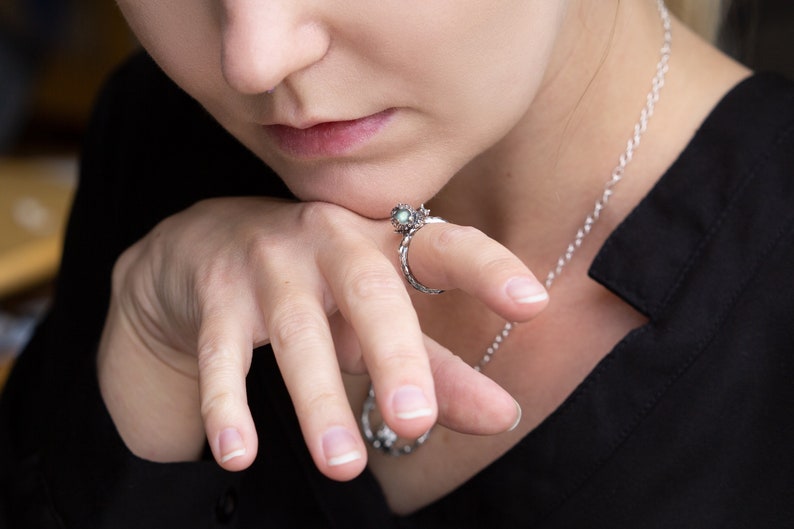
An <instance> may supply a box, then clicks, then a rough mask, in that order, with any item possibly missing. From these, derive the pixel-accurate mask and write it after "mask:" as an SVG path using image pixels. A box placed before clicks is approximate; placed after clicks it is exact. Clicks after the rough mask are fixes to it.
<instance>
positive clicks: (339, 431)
mask: <svg viewBox="0 0 794 529" xmlns="http://www.w3.org/2000/svg"><path fill="white" fill-rule="evenodd" d="M323 453H324V454H325V461H326V462H327V463H328V466H329V467H338V466H340V465H345V464H347V463H350V462H351V461H356V460H357V459H361V452H360V451H359V450H358V443H356V438H355V437H353V434H351V433H350V432H349V431H347V430H346V429H345V428H342V427H341V426H337V427H334V428H331V429H330V430H328V431H327V432H325V435H324V436H323Z"/></svg>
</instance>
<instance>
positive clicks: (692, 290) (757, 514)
mask: <svg viewBox="0 0 794 529" xmlns="http://www.w3.org/2000/svg"><path fill="white" fill-rule="evenodd" d="M240 195H271V196H273V195H275V196H285V197H288V196H289V193H288V192H287V190H286V189H285V188H284V186H283V184H282V183H281V181H280V180H279V179H278V178H277V177H276V175H275V174H274V173H273V172H272V171H271V170H270V169H268V168H267V167H266V166H264V165H263V164H262V162H261V161H259V160H258V159H256V158H255V157H254V156H253V155H252V154H250V153H249V152H248V151H246V150H245V149H244V148H243V147H242V146H240V144H238V143H237V142H236V141H235V140H234V139H233V138H232V137H231V136H229V135H228V134H227V133H226V132H225V131H223V130H222V129H221V128H220V127H219V126H218V125H217V124H215V123H214V121H213V120H212V119H211V118H210V117H209V116H208V115H207V114H206V113H205V112H204V111H203V110H202V109H201V108H200V107H199V106H198V105H197V103H195V102H194V101H193V100H191V99H190V98H189V97H188V96H187V95H185V94H184V93H183V92H181V91H180V90H179V89H178V88H177V87H176V86H175V85H173V84H172V83H171V82H170V81H169V80H168V79H167V78H166V77H165V76H164V75H163V74H162V72H160V71H159V70H158V68H157V67H156V66H155V65H154V63H153V62H152V61H151V60H150V59H149V58H148V57H147V56H145V55H144V54H140V55H137V56H135V57H133V58H132V60H131V61H129V62H128V63H127V64H126V65H124V66H123V67H122V68H121V69H120V70H119V71H118V72H117V73H116V74H115V75H114V76H113V77H112V78H111V79H110V80H109V83H108V84H107V86H106V87H105V89H104V91H103V93H102V95H101V97H100V99H99V101H98V103H97V105H96V110H95V114H94V117H93V120H92V125H91V129H90V131H89V133H88V134H87V136H86V142H85V148H84V152H83V157H82V163H81V174H80V185H79V189H78V192H77V195H76V198H75V203H74V207H73V211H72V215H71V218H70V222H69V229H68V234H67V239H66V244H65V250H64V256H63V263H62V267H61V272H60V275H59V281H58V285H57V289H56V294H55V297H54V301H53V305H52V308H51V310H50V312H49V314H48V315H47V317H46V318H45V320H44V321H43V322H42V323H41V325H40V326H39V328H38V329H37V331H36V333H35V335H34V337H33V339H32V341H31V342H30V344H29V345H28V347H27V348H26V350H25V352H24V353H23V354H22V356H21V357H20V358H19V360H18V362H17V364H16V366H15V368H14V371H13V373H12V375H11V377H10V379H9V381H8V383H7V386H6V390H5V392H4V394H3V395H2V400H0V527H9V528H17V527H21V528H38V527H45V528H50V527H53V528H55V527H57V528H64V527H68V528H73V527H74V528H77V527H79V528H92V527H103V528H105V527H107V528H114V529H118V528H126V527H135V528H159V527H163V528H170V529H173V528H182V527H185V528H203V527H244V528H248V527H258V528H259V527H262V528H264V527H276V528H293V527H294V528H300V529H306V528H320V527H329V528H331V527H333V528H342V529H352V528H373V529H387V528H395V529H396V528H404V529H408V528H430V527H432V528H445V527H449V528H467V527H483V528H488V529H494V528H501V527H504V528H517V527H522V528H523V527H527V528H529V527H532V528H600V527H603V528H609V529H616V528H623V527H625V528H631V529H637V528H665V529H667V528H678V527H693V528H712V527H713V528H739V527H747V528H781V527H794V280H793V279H792V274H794V86H793V85H792V84H790V83H789V82H788V81H785V80H783V79H782V78H779V77H776V76H774V75H761V74H758V75H755V76H753V77H751V78H749V79H748V80H746V81H744V82H742V83H741V84H739V85H738V86H737V87H736V88H735V89H733V90H732V91H731V92H730V93H729V94H728V95H727V96H726V97H725V98H724V100H723V101H722V102H721V103H720V104H719V105H718V106H717V107H716V108H715V109H714V111H713V112H712V114H711V115H710V116H709V117H708V119H707V120H706V121H705V122H704V123H703V125H702V126H701V128H700V129H699V130H698V131H697V133H696V135H695V137H694V139H693V140H692V141H691V143H690V144H689V145H688V147H687V148H686V149H685V151H684V152H683V153H682V154H681V156H680V157H679V159H678V160H677V161H676V162H675V163H674V164H673V165H672V166H671V167H670V169H669V170H668V171H667V173H666V174H665V175H664V176H663V177H662V179H661V180H660V181H659V182H658V184H657V185H656V186H655V187H654V189H653V190H652V191H651V192H650V194H649V195H648V196H647V197H646V198H645V199H644V200H643V201H642V202H641V203H640V204H639V205H638V206H637V208H636V209H635V210H634V211H633V212H632V213H631V214H630V216H629V217H628V218H627V219H626V220H625V221H624V222H623V223H622V224H621V225H620V226H619V227H618V229H616V230H615V232H614V233H613V234H612V235H611V236H610V237H609V239H608V240H607V242H606V243H605V244H604V247H603V248H602V249H601V251H600V252H599V254H598V256H597V257H596V259H595V261H594V262H593V264H592V267H591V269H590V275H591V277H592V278H593V279H594V280H595V281H598V282H600V283H601V284H603V285H604V286H606V287H607V288H609V289H610V290H611V291H612V292H614V293H615V294H616V295H618V296H620V297H621V298H623V299H624V300H626V301H627V302H628V303H630V304H631V305H632V306H633V307H635V308H636V309H637V310H638V311H640V312H641V313H642V314H644V315H645V316H646V317H647V318H648V322H649V323H648V324H647V325H644V326H643V327H641V328H638V329H636V330H635V331H633V332H631V333H630V334H629V335H628V336H626V337H625V338H624V339H623V340H622V341H621V342H620V343H619V344H618V345H617V346H616V347H615V348H614V350H612V351H611V352H610V354H609V355H608V356H607V357H606V358H604V360H603V361H601V362H600V363H599V364H598V366H597V367H596V368H595V369H594V370H593V372H592V373H590V374H589V376H588V377H587V378H586V379H585V380H584V381H583V382H582V384H581V385H580V386H579V387H578V388H577V389H576V390H575V391H574V393H573V394H572V395H571V396H570V397H569V398H568V399H567V400H566V401H565V402H564V403H563V404H562V406H560V408H559V409H557V410H556V411H555V412H554V413H553V414H552V415H551V416H549V417H548V418H547V419H546V420H545V421H544V422H543V423H542V424H541V425H540V426H538V427H537V428H536V429H535V430H534V431H532V432H531V433H530V434H529V435H527V436H526V438H524V439H523V440H522V441H521V442H520V443H519V444H518V445H516V446H515V447H514V448H513V449H512V450H510V451H509V452H508V453H506V454H505V455H504V456H503V457H501V458H500V459H498V460H497V461H495V462H494V463H493V464H491V465H490V466H488V467H487V468H486V469H484V470H483V471H482V472H480V473H479V474H477V475H476V476H475V477H474V478H472V479H471V480H470V481H469V482H467V483H465V484H464V485H462V486H461V487H460V488H459V489H457V490H455V491H453V492H452V493H450V494H449V495H447V496H446V497H444V498H442V499H440V500H439V501H437V502H435V503H433V504H431V505H429V506H427V507H425V508H423V509H421V510H420V511H418V512H416V513H415V514H413V515H411V516H407V517H395V516H393V515H392V514H391V513H390V512H389V510H388V508H387V506H386V503H385V500H384V498H383V495H382V493H381V491H380V488H379V485H378V483H377V482H376V481H375V479H374V477H373V475H372V474H371V473H369V472H368V471H365V472H364V473H363V474H362V475H361V476H359V477H358V478H356V479H354V480H353V481H351V482H347V483H338V482H334V481H331V480H329V479H327V478H325V477H323V476H322V475H321V474H320V473H319V472H318V471H317V470H316V469H315V467H314V465H313V463H312V461H311V458H310V457H309V454H308V451H307V449H306V447H305V444H304V442H303V439H302V437H301V434H300V430H299V429H298V424H297V419H296V417H295V414H294V411H293V409H292V406H291V403H290V400H289V397H288V395H287V392H286V389H285V388H284V384H283V382H282V380H281V377H280V375H279V372H278V370H277V368H276V365H275V361H274V358H273V355H272V354H271V353H270V350H269V349H268V348H262V350H260V351H257V354H255V356H254V363H253V366H252V368H251V372H250V375H249V377H248V386H249V387H248V392H249V393H248V395H249V401H250V405H251V408H252V412H253V414H254V418H255V421H256V423H257V429H258V430H259V432H260V449H259V455H258V456H257V459H256V462H255V463H254V465H253V466H252V467H251V468H250V469H248V470H246V471H243V472H239V473H229V472H226V471H224V470H222V469H220V468H219V467H218V466H217V465H216V464H215V463H214V462H213V461H211V460H210V459H209V458H207V459H206V460H204V461H200V462H195V463H179V464H159V463H152V462H148V461H144V460H141V459H139V458H137V457H135V456H134V455H132V454H131V453H130V452H129V451H128V450H127V449H126V447H125V446H124V444H123V442H122V441H121V439H120V438H119V436H118V434H117V433H116V430H115V428H114V426H113V423H112V421H111V419H110V417H109V415H108V413H107V411H106V409H105V407H104V404H103V402H102V398H101V396H100V394H99V389H98V384H97V381H96V372H95V367H94V362H95V352H96V344H97V342H98V339H99V335H100V332H101V329H102V325H103V321H104V317H105V312H106V310H107V306H108V300H109V294H110V286H109V283H110V281H109V279H110V273H111V269H112V266H113V263H114V261H115V259H116V258H117V256H118V255H119V254H120V253H121V252H122V251H123V250H124V249H125V248H127V247H128V246H130V245H131V244H132V243H133V242H135V241H136V240H138V239H139V238H140V237H142V236H143V235H144V234H146V233H147V232H148V231H149V230H150V229H151V228H152V227H153V226H154V225H155V224H156V223H157V222H159V221H160V220H161V219H163V218H164V217H166V216H169V215H171V214H173V213H175V212H177V211H179V210H181V209H184V208H186V207H188V206H190V205H191V204H193V203H195V202H196V201H198V200H201V199H203V198H207V197H212V196H240Z"/></svg>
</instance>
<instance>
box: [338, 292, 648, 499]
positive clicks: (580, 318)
mask: <svg viewBox="0 0 794 529" xmlns="http://www.w3.org/2000/svg"><path fill="white" fill-rule="evenodd" d="M565 290H570V292H566V291H563V290H562V289H560V290H559V291H557V294H558V296H557V299H559V300H560V301H559V302H555V300H554V298H553V301H552V303H551V304H550V305H549V307H548V309H547V310H546V311H544V313H543V314H541V315H540V316H539V317H537V318H536V319H535V320H533V321H532V322H528V323H523V324H520V325H519V326H517V327H516V328H515V329H514V331H513V332H512V334H511V335H510V336H509V338H508V339H507V340H506V341H505V342H504V343H503V345H502V347H500V348H499V351H498V353H497V354H496V355H494V358H493V360H492V362H491V363H489V364H488V366H487V369H486V370H485V371H484V372H485V373H486V374H487V375H488V376H490V377H491V378H493V379H494V380H495V381H496V382H497V383H499V384H500V385H501V386H502V387H503V388H505V389H506V390H507V391H508V392H509V393H510V394H511V395H512V396H513V397H514V398H515V399H516V400H517V401H518V402H519V404H520V405H521V408H522V419H521V423H520V424H519V426H518V427H517V428H516V429H515V430H513V431H512V432H509V433H504V434H499V435H495V436H472V435H465V434H461V433H458V432H454V431H452V430H449V429H446V428H444V427H442V426H439V425H437V426H436V427H435V428H433V431H432V432H431V435H430V437H429V439H428V440H427V441H426V442H425V444H423V445H422V446H421V447H420V448H419V449H418V450H416V451H415V452H413V453H412V454H410V455H408V456H401V457H392V456H388V455H385V454H383V453H381V452H380V451H377V450H374V449H370V453H369V468H370V470H371V471H372V473H373V474H374V476H375V478H376V479H377V480H378V482H379V483H380V485H381V488H382V489H383V492H384V494H385V496H386V499H387V501H388V503H389V505H390V507H391V508H392V510H393V511H395V512H397V513H400V514H406V513H410V512H413V511H415V510H417V509H419V508H421V507H423V506H425V505H428V504H430V503H432V502H434V501H436V500H438V499H439V498H441V497H443V496H445V495H446V494H448V493H450V492H451V491H452V490H454V489H455V488H457V487H459V486H460V485H461V484H462V483H464V482H465V481H467V480H468V479H470V478H471V477H472V476H474V475H475V474H476V473H478V472H479V471H481V470H482V469H483V468H485V467H486V466H488V465H489V464H490V463H492V462H493V461H495V460H496V459H497V458H499V457H500V456H502V455H503V454H504V453H506V452H507V451H509V450H510V449H511V448H512V447H514V446H515V445H516V444H517V443H518V442H519V441H520V440H521V439H522V438H523V437H524V436H526V435H527V434H528V433H529V432H531V431H532V430H533V429H534V428H536V427H537V426H538V425H539V424H540V423H541V422H542V421H543V420H544V419H545V418H546V417H548V416H549V415H550V414H551V413H553V412H554V410H556V409H557V408H559V406H560V405H561V404H562V403H563V402H564V401H565V399H566V398H567V397H568V396H569V395H570V394H571V393H572V392H573V391H574V390H575V389H576V387H577V386H578V385H579V384H581V382H582V381H583V380H584V379H585V378H586V377H587V376H588V374H589V373H590V372H591V371H592V370H593V368H594V367H595V366H596V365H597V364H598V362H600V361H601V360H602V359H603V358H604V357H605V356H607V355H608V354H609V352H610V351H611V350H612V348H613V347H614V346H615V344H617V343H618V342H619V341H620V340H621V339H622V338H623V337H624V336H625V335H626V334H627V333H628V332H629V331H631V330H632V329H634V328H636V327H638V326H640V325H642V324H643V323H645V319H644V317H643V316H642V315H640V314H638V313H636V312H635V311H634V310H633V309H631V308H630V307H629V306H628V305H626V304H625V303H623V302H622V301H621V300H619V299H618V298H615V297H614V296H612V295H611V294H610V293H609V292H607V291H606V290H604V289H603V288H602V287H600V286H598V285H596V284H595V283H592V282H591V281H589V280H584V282H583V283H582V284H579V285H577V284H571V285H570V287H568V288H567V289H565ZM454 302H455V300H452V299H450V301H449V303H451V304H454ZM462 306H463V305H461V304H457V307H459V308H458V309H456V310H450V311H438V310H437V312H440V313H443V314H446V315H451V316H454V318H447V320H446V321H443V322H442V321H438V322H427V324H426V325H425V326H423V328H424V329H425V331H426V332H427V333H428V334H429V335H431V336H433V338H434V339H437V340H438V341H439V342H440V343H443V344H444V345H445V346H447V347H448V348H450V350H452V351H453V352H456V353H457V352H459V351H460V356H462V357H463V358H464V360H466V361H467V362H468V363H469V364H470V365H474V364H476V363H477V362H478V361H479V358H480V357H481V355H482V352H483V351H484V350H485V347H486V346H487V345H488V343H489V342H490V340H491V337H492V336H493V333H492V332H489V331H487V330H484V329H487V328H489V327H494V328H496V329H497V330H498V328H500V325H501V324H502V323H501V322H499V321H498V320H495V321H491V320H490V319H489V318H483V319H484V320H487V321H485V323H486V325H483V326H481V327H482V328H481V329H478V328H477V326H474V325H468V324H466V322H467V321H472V320H471V319H470V318H472V317H474V318H475V320H476V319H477V317H476V313H477V311H476V310H471V311H466V310H465V309H461V308H460V307H462ZM454 320H458V321H454ZM478 335H479V336H478ZM481 342H485V344H484V345H479V344H480V343H481ZM478 345H479V346H478ZM367 389H368V380H366V379H361V378H359V379H358V380H350V381H348V392H349V394H350V396H351V403H352V405H353V407H354V409H360V406H361V404H362V402H363V399H364V396H365V394H366V392H367Z"/></svg>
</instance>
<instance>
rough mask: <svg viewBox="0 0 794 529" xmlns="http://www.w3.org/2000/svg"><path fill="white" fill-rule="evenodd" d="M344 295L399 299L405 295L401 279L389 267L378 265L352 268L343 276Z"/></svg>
mask: <svg viewBox="0 0 794 529" xmlns="http://www.w3.org/2000/svg"><path fill="white" fill-rule="evenodd" d="M344 292H345V294H346V295H347V296H346V297H347V298H348V299H349V300H351V302H355V301H358V300H377V299H390V300H393V299H395V296H398V297H397V298H396V299H401V298H402V296H405V295H406V291H405V286H404V285H403V282H402V279H401V278H400V277H398V276H397V275H396V272H395V271H394V270H393V269H391V268H385V267H379V266H359V267H356V268H355V269H352V270H351V271H350V272H349V273H348V274H347V277H346V278H345V285H344Z"/></svg>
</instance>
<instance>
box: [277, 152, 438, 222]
mask: <svg viewBox="0 0 794 529" xmlns="http://www.w3.org/2000/svg"><path fill="white" fill-rule="evenodd" d="M276 172H278V173H279V174H280V175H282V180H284V183H286V185H287V187H289V189H290V191H292V193H293V194H294V195H295V196H296V197H298V198H299V199H300V200H302V201H305V202H328V203H331V204H335V205H337V206H341V207H343V208H345V209H349V210H350V211H353V212H354V213H358V214H359V215H362V216H364V217H367V218H371V219H386V218H388V217H389V215H390V213H391V210H392V208H393V207H394V206H395V205H397V204H398V203H405V204H408V205H411V206H413V207H419V205H420V204H421V203H423V202H425V201H428V200H430V198H432V197H433V196H434V195H435V194H436V193H437V192H438V191H439V189H440V186H438V187H434V186H431V185H429V184H430V182H428V179H423V178H418V177H416V176H414V177H395V176H391V175H395V174H396V175H401V174H412V175H416V174H421V173H419V172H418V171H416V170H415V171H413V172H410V173H405V172H403V171H398V170H396V169H394V168H390V167H387V166H383V167H380V166H378V167H373V168H361V167H349V166H348V167H346V168H343V169H341V170H340V168H339V167H334V166H333V165H332V164H329V166H323V167H315V168H314V169H313V170H306V171H301V172H300V173H299V174H296V173H294V172H284V173H282V172H280V171H278V169H276ZM425 174H426V173H425Z"/></svg>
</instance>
